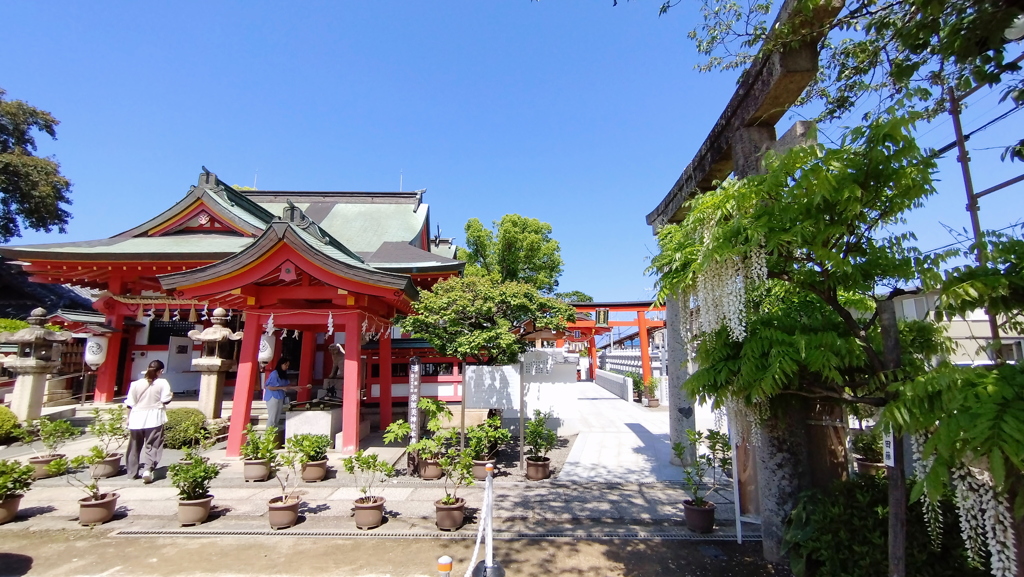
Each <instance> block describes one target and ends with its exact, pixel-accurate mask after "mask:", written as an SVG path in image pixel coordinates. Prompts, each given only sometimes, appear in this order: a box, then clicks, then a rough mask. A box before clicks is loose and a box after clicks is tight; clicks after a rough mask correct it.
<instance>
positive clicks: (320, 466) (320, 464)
mask: <svg viewBox="0 0 1024 577" xmlns="http://www.w3.org/2000/svg"><path fill="white" fill-rule="evenodd" d="M327 461H328V459H324V460H323V461H310V462H308V463H306V464H305V465H303V466H302V480H303V481H305V482H307V483H316V482H317V481H323V480H324V477H326V476H327Z"/></svg>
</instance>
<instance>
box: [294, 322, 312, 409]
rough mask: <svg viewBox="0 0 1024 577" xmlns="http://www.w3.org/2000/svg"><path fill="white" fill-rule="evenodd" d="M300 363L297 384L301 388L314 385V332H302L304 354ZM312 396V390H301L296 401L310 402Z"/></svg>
mask: <svg viewBox="0 0 1024 577" xmlns="http://www.w3.org/2000/svg"><path fill="white" fill-rule="evenodd" d="M300 356H301V358H300V359H299V362H300V363H301V364H300V365H299V382H298V383H296V384H297V385H299V386H300V387H304V386H306V385H309V384H312V383H313V365H314V364H315V363H316V333H315V332H313V331H302V354H301V355H300ZM311 394H312V390H311V389H299V394H298V395H297V396H296V398H295V400H296V401H299V402H302V401H308V400H309V397H310V395H311Z"/></svg>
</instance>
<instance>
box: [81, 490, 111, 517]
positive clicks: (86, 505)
mask: <svg viewBox="0 0 1024 577" xmlns="http://www.w3.org/2000/svg"><path fill="white" fill-rule="evenodd" d="M118 497H120V495H118V494H117V493H103V494H101V495H100V498H99V499H96V500H95V501H94V500H93V498H92V497H86V498H84V499H79V500H78V524H79V525H100V524H102V523H106V522H107V521H109V520H111V519H113V518H114V511H115V510H117V498H118Z"/></svg>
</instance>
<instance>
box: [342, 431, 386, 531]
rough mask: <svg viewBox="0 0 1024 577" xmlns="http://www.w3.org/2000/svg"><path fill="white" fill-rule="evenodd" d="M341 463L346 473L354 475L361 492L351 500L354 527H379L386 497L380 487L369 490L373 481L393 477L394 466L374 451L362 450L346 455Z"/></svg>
mask: <svg viewBox="0 0 1024 577" xmlns="http://www.w3.org/2000/svg"><path fill="white" fill-rule="evenodd" d="M342 463H343V464H344V466H345V472H346V473H348V474H349V475H355V476H356V484H357V485H358V486H359V492H360V493H361V494H362V497H359V498H358V499H356V500H355V501H354V502H353V505H354V506H355V518H356V527H359V528H360V529H373V528H374V527H380V525H381V523H383V522H384V503H386V502H387V499H385V498H384V497H382V496H381V495H380V493H381V489H378V490H377V492H376V493H371V491H372V490H373V485H374V483H380V482H382V481H384V480H385V479H389V478H391V477H394V476H395V467H394V466H393V465H392V464H391V463H388V462H387V461H384V460H382V459H381V458H380V457H379V456H378V455H376V454H375V453H365V452H363V451H362V450H360V451H359V452H358V453H356V454H355V455H352V456H351V457H346V458H345V460H344V461H342Z"/></svg>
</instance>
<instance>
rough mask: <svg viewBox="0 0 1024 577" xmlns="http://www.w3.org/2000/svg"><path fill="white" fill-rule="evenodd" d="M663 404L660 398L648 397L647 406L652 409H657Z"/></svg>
mask: <svg viewBox="0 0 1024 577" xmlns="http://www.w3.org/2000/svg"><path fill="white" fill-rule="evenodd" d="M660 406H661V401H659V400H658V399H647V407H648V408H651V409H657V408H658V407H660Z"/></svg>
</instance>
